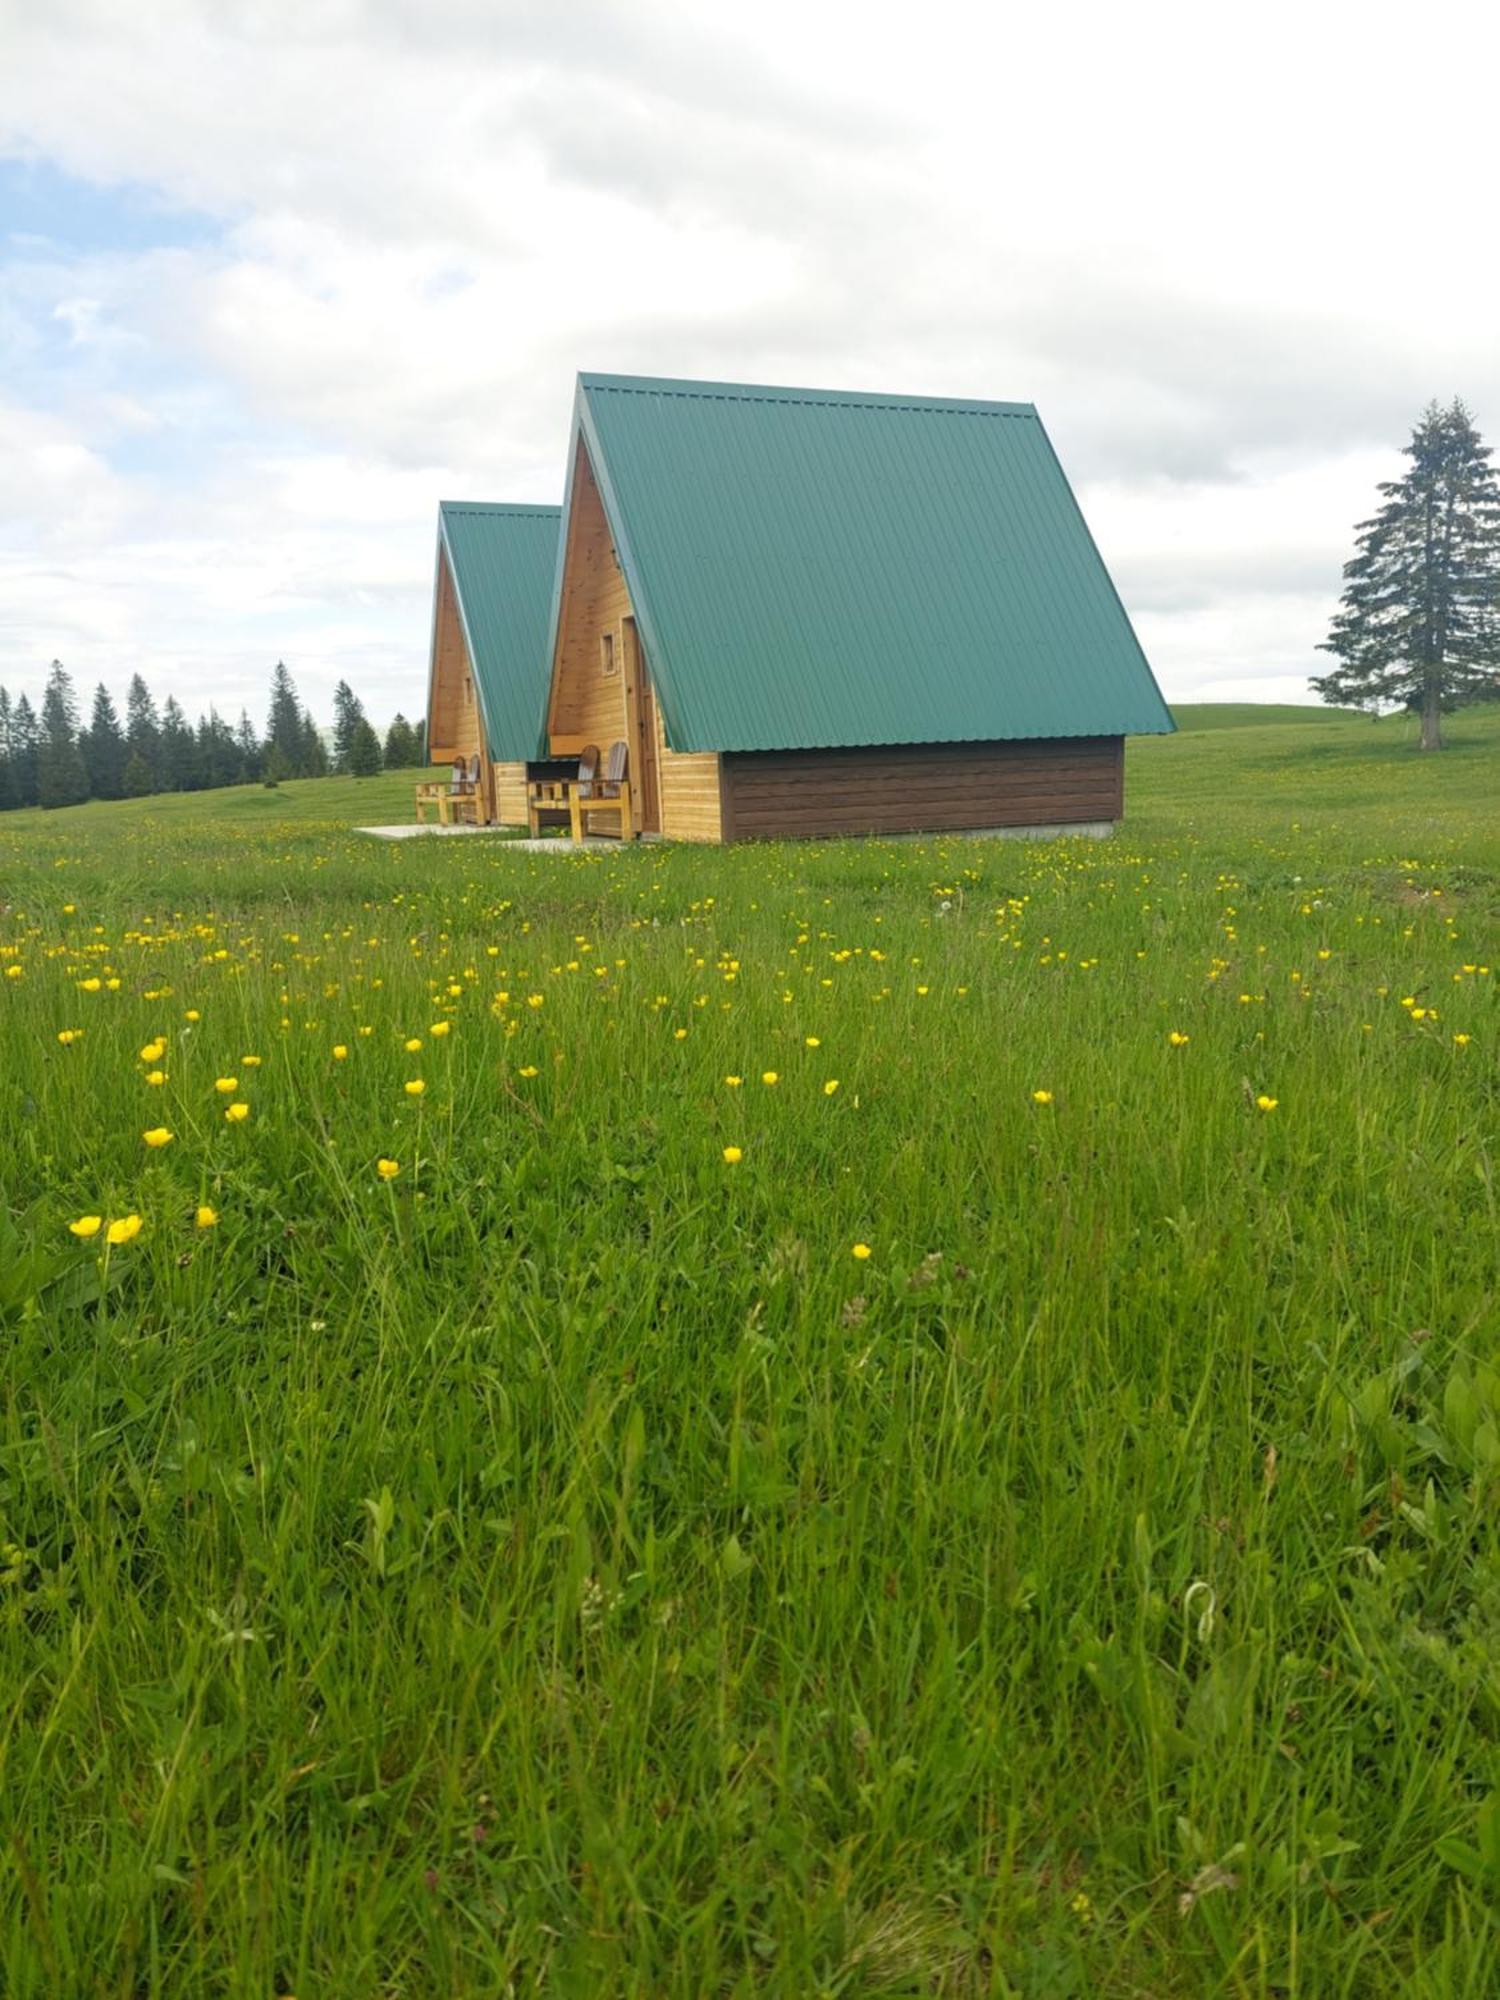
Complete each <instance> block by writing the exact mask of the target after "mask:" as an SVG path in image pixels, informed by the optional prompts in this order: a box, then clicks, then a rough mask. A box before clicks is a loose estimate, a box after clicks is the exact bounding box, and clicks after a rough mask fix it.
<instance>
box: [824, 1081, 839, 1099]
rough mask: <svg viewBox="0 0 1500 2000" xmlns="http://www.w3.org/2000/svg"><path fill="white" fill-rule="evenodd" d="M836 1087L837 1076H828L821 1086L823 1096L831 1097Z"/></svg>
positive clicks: (837, 1083) (837, 1084) (837, 1085)
mask: <svg viewBox="0 0 1500 2000" xmlns="http://www.w3.org/2000/svg"><path fill="white" fill-rule="evenodd" d="M838 1087H839V1080H838V1078H837V1077H836V1076H831V1077H829V1079H828V1081H827V1083H825V1084H824V1086H823V1095H824V1096H825V1097H832V1095H833V1093H834V1092H835V1091H836V1090H837V1089H838Z"/></svg>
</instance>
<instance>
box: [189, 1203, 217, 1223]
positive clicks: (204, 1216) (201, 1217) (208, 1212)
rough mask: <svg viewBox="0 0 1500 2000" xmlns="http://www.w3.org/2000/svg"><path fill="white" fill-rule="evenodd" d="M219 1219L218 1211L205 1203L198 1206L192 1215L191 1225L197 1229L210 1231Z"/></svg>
mask: <svg viewBox="0 0 1500 2000" xmlns="http://www.w3.org/2000/svg"><path fill="white" fill-rule="evenodd" d="M218 1219H219V1211H218V1210H217V1209H216V1208H210V1207H209V1206H208V1204H207V1202H202V1203H200V1204H199V1206H198V1208H197V1209H196V1210H195V1211H194V1213H193V1223H194V1226H195V1227H196V1228H199V1229H212V1228H213V1227H214V1225H215V1224H216V1223H217V1221H218Z"/></svg>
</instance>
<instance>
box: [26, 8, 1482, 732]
mask: <svg viewBox="0 0 1500 2000" xmlns="http://www.w3.org/2000/svg"><path fill="white" fill-rule="evenodd" d="M1497 58H1500V17H1497V15H1496V12H1495V10H1493V9H1492V8H1489V7H1484V6H1480V5H1474V4H1465V5H1457V4H1453V0H1428V4H1427V5H1426V6H1425V7H1424V8H1423V9H1422V10H1420V11H1417V10H1413V9H1412V8H1410V7H1409V6H1402V7H1401V8H1400V9H1397V8H1395V7H1390V6H1385V5H1383V4H1381V0H1373V4H1372V0H1361V4H1359V5H1346V4H1342V0H1297V4H1295V5H1287V4H1283V3H1282V0H1263V4H1261V5H1260V6H1258V7H1257V8H1255V9H1253V10H1248V11H1247V10H1244V9H1223V8H1209V7H1205V6H1204V5H1203V4H1202V0H1193V4H1191V5H1178V4H1163V0H1138V4H1136V5H1134V6H1132V7H1129V8H1122V7H1120V6H1119V5H1118V0H1112V4H1109V5H1097V6H1096V5H1093V4H1067V0H1056V3H1055V4H1053V5H1051V6H1050V7H1046V8H1037V7H1027V8H1010V7H1005V6H994V5H990V6H985V5H982V4H976V0H967V4H956V0H925V4H923V5H921V6H919V7H913V6H912V5H911V4H910V0H906V4H903V5H902V6H901V7H899V8H897V7H888V6H886V5H885V4H884V0H861V4H858V5H852V4H845V0H756V4H755V5H754V6H753V7H746V8H741V7H729V6H725V5H723V4H714V0H695V4H689V0H291V4H289V3H288V0H132V5H130V6H129V7H123V6H121V5H120V4H119V0H47V4H45V5H39V4H37V0H0V684H4V685H6V686H8V687H9V688H10V689H11V691H12V692H13V693H14V692H15V691H17V690H18V689H25V690H26V691H27V692H29V693H30V694H31V695H32V697H33V699H35V698H37V696H38V695H39V693H40V689H41V685H42V682H43V680H44V678H45V674H46V671H47V667H48V664H49V663H50V662H51V660H52V659H53V658H60V659H61V660H62V661H63V662H64V664H65V665H66V666H67V667H68V668H69V669H70V671H71V672H72V674H73V675H74V678H75V680H76V681H77V682H78V684H79V686H80V689H81V690H82V692H83V694H84V697H85V700H86V699H87V696H88V693H89V691H90V690H91V689H92V687H93V685H94V683H95V682H96V681H98V680H101V679H102V680H104V681H105V682H106V683H107V684H108V685H109V686H110V687H111V688H112V689H113V690H114V692H115V694H116V697H117V699H118V698H119V697H121V696H123V692H124V686H125V683H126V681H127V680H128V678H129V676H130V674H131V673H133V672H136V671H140V672H141V673H143V674H144V675H145V676H146V678H147V680H148V681H149V682H150V684H151V685H152V687H153V689H154V690H155V692H156V693H157V696H158V698H159V699H160V698H161V697H163V696H165V695H166V694H169V693H170V694H175V695H176V696H177V697H178V699H179V700H180V701H181V702H182V703H183V705H184V707H185V708H187V710H188V711H189V713H190V714H196V713H198V712H199V711H200V710H201V709H203V708H204V707H206V706H207V705H208V704H209V703H210V702H212V703H214V704H215V705H217V706H218V707H219V709H220V710H221V711H223V712H225V713H227V714H228V715H230V716H231V717H233V716H237V715H238V712H239V710H240V708H241V707H242V706H245V707H248V709H249V710H250V712H251V713H252V715H254V716H255V717H256V718H257V719H259V718H261V717H262V716H263V713H264V709H265V698H266V683H267V679H268V676H269V671H270V668H271V665H272V664H273V662H274V661H275V660H277V659H278V658H284V659H285V660H286V662H287V663H288V665H289V666H290V667H291V669H292V672H293V674H294V677H295V678H296V681H297V683H298V686H299V688H300V689H301V691H302V693H303V695H304V698H306V699H307V700H308V702H309V703H310V705H311V706H312V708H313V710H314V712H315V713H317V714H318V715H319V717H320V719H321V720H324V721H326V720H327V712H328V707H329V697H330V695H331V692H332V689H333V686H334V684H335V682H336V681H337V680H339V679H340V678H341V677H342V678H346V679H347V680H348V681H349V682H350V683H351V684H352V685H353V687H354V688H355V690H356V692H357V693H359V694H360V695H361V696H362V697H363V699H364V701H365V703H366V706H367V707H368V709H369V711H370V713H371V715H372V716H373V717H374V718H375V719H376V720H377V721H379V722H382V723H383V722H384V721H386V720H388V719H389V717H390V716H391V714H392V713H393V712H394V711H396V710H397V709H402V710H404V711H405V712H406V713H407V714H408V715H412V714H419V713H420V712H421V710H422V707H423V701H424V693H425V685H426V671H427V649H428V639H429V630H430V617H431V610H430V600H431V589H432V569H433V550H434V536H435V527H436V514H437V505H438V501H439V500H440V499H483V500H533V501H536V500H540V501H555V500H558V499H560V498H561V489H562V478H563V465H564V457H565V448H566V443H567V431H568V420H569V412H570V409H571V404H572V395H573V378H574V375H575V373H576V372H577V371H578V370H580V369H598V370H614V371H621V372H630V373H642V374H662V375H677V376H698V377H706V378H711V379H719V380H732V381H755V382H772V383H791V384H797V385H800V386H805V387H815V388H841V389H873V390H885V391H899V392H907V393H913V394H921V393H926V394H934V395H958V396H972V397H984V398H994V399H997V400H1012V401H1033V402H1035V403H1036V404H1037V405H1038V407H1039V409H1040V411H1041V414H1042V417H1043V419H1044V421H1045V422H1046V424H1047V427H1048V430H1049V431H1050V433H1051V435H1052V438H1053V442H1054V443H1055V445H1056V446H1057V449H1058V452H1059V454H1060V456H1061V458H1062V461H1063V464H1064V466H1065V467H1066V468H1067V470H1068V472H1069V474H1070V476H1071V478H1072V480H1073V483H1074V485H1075V488H1076V490H1077V492H1078V494H1079V498H1080V500H1081V502H1082V505H1083V508H1084V512H1085V514H1086V515H1087V517H1088V519H1089V522H1090V525H1091V526H1092V528H1093V530H1094V534H1095V537H1096V539H1097V540H1098V542H1099V544H1100V547H1101V550H1102V552H1103V554H1104V557H1105V560H1106V562H1107V563H1108V564H1109V566H1110V569H1111V571H1112V573H1113V575H1114V578H1115V581H1116V583H1117V585H1118V586H1119V589H1120V593H1121V596H1122V597H1123V599H1124V601H1125V604H1126V607H1127V609H1128V610H1129V611H1130V613H1131V616H1132V618H1133V620H1134V622H1135V625H1136V629H1137V631H1138V632H1139V634H1140V637H1141V640H1142V642H1143V644H1144V646H1145V648H1146V652H1147V654H1148V656H1149V658H1150V659H1151V661H1152V663H1153V665H1154V667H1155V669H1156V672H1157V677H1158V679H1159V680H1160V682H1161V684H1162V687H1163V690H1164V692H1165V693H1166V694H1167V696H1168V698H1169V699H1174V700H1308V699H1312V698H1313V697H1312V696H1311V695H1310V692H1309V689H1308V685H1307V682H1308V676H1309V675H1310V674H1313V673H1316V672H1318V671H1320V670H1321V665H1322V664H1323V656H1321V655H1319V654H1318V652H1317V651H1316V647H1317V643H1318V641H1319V640H1320V639H1321V638H1322V637H1323V636H1324V634H1325V633H1326V630H1327V625H1328V619H1329V616H1330V613H1331V611H1332V609H1333V606H1334V604H1335V602H1336V599H1337V596H1338V592H1339V588H1340V570H1341V566H1342V564H1343V562H1344V560H1345V559H1346V558H1347V556H1348V555H1349V553H1350V552H1351V547H1352V536H1353V528H1354V525H1355V523H1357V522H1358V521H1359V520H1361V519H1363V518H1364V517H1365V516H1366V515H1368V513H1369V512H1370V511H1371V509H1372V505H1373V503H1374V500H1375V487H1376V483H1377V482H1378V481H1379V480H1381V479H1383V478H1389V477H1392V476H1395V475H1396V474H1397V473H1398V472H1399V470H1400V464H1401V460H1400V447H1401V445H1402V443H1403V442H1404V440H1405V438H1406V437H1407V435H1408V434H1409V432H1410V429H1411V426H1412V424H1413V422H1414V421H1415V420H1416V417H1417V416H1418V414H1419V413H1420V411H1421V409H1422V407H1423V405H1424V404H1425V403H1426V402H1427V401H1428V399H1429V398H1431V397H1434V396H1436V397H1439V398H1441V399H1445V400H1446V399H1447V398H1449V397H1451V396H1453V395H1455V394H1458V395H1462V396H1463V397H1464V398H1465V399H1466V401H1467V402H1468V403H1469V405H1470V407H1471V408H1472V410H1473V411H1474V413H1475V416H1476V419H1477V421H1478V423H1479V426H1480V428H1481V430H1482V431H1484V432H1485V433H1486V434H1487V435H1494V434H1495V433H1496V432H1497V431H1500V339H1497V337H1496V336H1497V330H1500V312H1497V308H1500V276H1497V270H1500V266H1497V262H1496V259H1495V257H1494V255H1493V250H1494V244H1495V225H1494V218H1493V213H1492V206H1491V204H1492V191H1493V180H1494V177H1493V171H1492V163H1491V158H1490V152H1491V140H1490V137H1489V125H1490V102H1489V100H1490V97H1491V95H1492V93H1491V90H1490V84H1491V81H1492V79H1493V77H1494V75H1495V74H1496V67H1497ZM1497 442H1500V439H1497Z"/></svg>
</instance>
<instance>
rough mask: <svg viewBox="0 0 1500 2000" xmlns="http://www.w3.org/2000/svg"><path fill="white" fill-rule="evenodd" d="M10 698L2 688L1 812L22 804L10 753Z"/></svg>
mask: <svg viewBox="0 0 1500 2000" xmlns="http://www.w3.org/2000/svg"><path fill="white" fill-rule="evenodd" d="M10 716H11V710H10V696H9V695H8V694H7V693H6V691H5V689H4V688H3V687H0V812H13V811H14V810H15V808H16V807H17V806H18V805H19V804H20V803H21V801H20V799H19V798H17V796H16V772H15V766H14V765H13V764H12V763H11V751H10Z"/></svg>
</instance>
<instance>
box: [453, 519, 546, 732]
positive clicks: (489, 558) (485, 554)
mask: <svg viewBox="0 0 1500 2000" xmlns="http://www.w3.org/2000/svg"><path fill="white" fill-rule="evenodd" d="M561 519H562V509H561V508H560V507H524V506H510V505H504V504H499V503H486V502H483V501H478V500H444V501H443V502H442V504H441V505H440V506H439V508H438V543H439V553H440V555H441V554H443V553H446V555H447V558H448V567H449V572H450V574H451V575H452V578H453V593H454V596H455V597H456V599H457V601H458V615H459V620H460V622H461V623H462V625H463V628H464V639H465V641H466V643H467V645H468V648H469V659H470V661H471V662H472V664H473V668H474V688H475V692H476V694H477V696H478V700H479V712H480V716H481V718H482V720H483V722H484V734H485V740H486V742H487V743H488V744H489V748H490V755H491V757H492V758H496V759H500V760H507V761H509V760H516V759H521V760H525V761H527V762H530V761H531V760H532V759H533V758H536V757H545V756H546V754H547V741H546V728H547V687H548V680H549V671H548V663H549V658H550V655H549V652H548V647H547V620H548V614H549V612H550V610H551V604H552V577H553V571H554V569H555V568H556V565H557V537H558V524H559V523H560V521H561Z"/></svg>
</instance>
